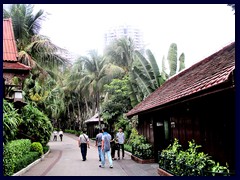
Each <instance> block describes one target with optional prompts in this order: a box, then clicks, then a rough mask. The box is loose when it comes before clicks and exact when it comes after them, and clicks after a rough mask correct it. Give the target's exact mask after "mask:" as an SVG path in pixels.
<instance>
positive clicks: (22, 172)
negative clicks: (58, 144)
mask: <svg viewBox="0 0 240 180" xmlns="http://www.w3.org/2000/svg"><path fill="white" fill-rule="evenodd" d="M50 151H51V150H50V149H49V150H48V152H46V153H45V154H44V155H42V157H41V158H39V159H37V160H36V161H34V162H32V163H31V164H29V165H28V166H27V167H25V168H23V169H21V170H20V171H18V172H16V173H15V174H13V175H12V176H21V175H22V174H24V173H25V172H26V171H28V170H29V169H30V168H32V167H33V166H35V165H36V164H38V163H39V162H40V161H42V160H43V159H44V158H45V156H47V155H48V154H49V153H50Z"/></svg>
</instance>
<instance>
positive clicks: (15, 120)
mask: <svg viewBox="0 0 240 180" xmlns="http://www.w3.org/2000/svg"><path fill="white" fill-rule="evenodd" d="M22 121H23V119H22V118H21V116H20V114H19V113H18V112H17V110H16V109H15V108H14V107H13V104H12V103H9V102H7V101H6V100H3V142H4V143H7V142H8V141H11V140H13V139H15V136H16V135H17V132H18V126H19V125H20V124H21V123H22Z"/></svg>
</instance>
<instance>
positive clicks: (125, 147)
mask: <svg viewBox="0 0 240 180" xmlns="http://www.w3.org/2000/svg"><path fill="white" fill-rule="evenodd" d="M124 150H126V151H128V152H132V146H130V145H129V144H124Z"/></svg>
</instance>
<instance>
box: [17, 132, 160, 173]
mask: <svg viewBox="0 0 240 180" xmlns="http://www.w3.org/2000/svg"><path fill="white" fill-rule="evenodd" d="M77 138H78V137H77V136H75V135H72V134H67V133H65V134H64V137H63V141H62V142H61V141H60V139H58V141H57V142H56V141H52V139H53V138H52V137H51V141H50V142H49V143H48V144H49V146H50V149H51V152H50V153H49V154H48V155H46V156H45V157H44V158H43V160H41V161H40V162H39V163H37V164H36V165H35V166H33V167H32V168H30V169H29V170H28V171H27V172H25V173H24V174H22V175H21V176H158V173H157V168H158V164H157V163H152V164H138V163H136V162H134V161H133V160H131V157H130V155H129V154H127V153H126V155H125V159H124V160H122V159H121V160H115V161H113V169H110V168H109V164H108V160H106V165H105V168H99V167H98V166H99V164H100V163H99V161H98V152H97V147H96V146H94V145H95V142H91V143H90V149H88V152H87V160H86V161H82V158H81V157H82V156H81V153H80V148H79V147H78V145H77V144H78V143H77ZM116 154H117V153H116Z"/></svg>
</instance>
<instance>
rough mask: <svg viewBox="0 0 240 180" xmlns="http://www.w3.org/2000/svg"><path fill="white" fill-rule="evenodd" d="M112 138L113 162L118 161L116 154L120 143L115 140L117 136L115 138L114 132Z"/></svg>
mask: <svg viewBox="0 0 240 180" xmlns="http://www.w3.org/2000/svg"><path fill="white" fill-rule="evenodd" d="M111 136H112V140H111V141H110V145H111V157H112V160H113V161H114V160H116V158H115V152H116V150H117V148H118V143H117V142H116V139H115V136H114V132H112V133H111Z"/></svg>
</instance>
